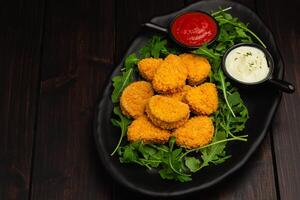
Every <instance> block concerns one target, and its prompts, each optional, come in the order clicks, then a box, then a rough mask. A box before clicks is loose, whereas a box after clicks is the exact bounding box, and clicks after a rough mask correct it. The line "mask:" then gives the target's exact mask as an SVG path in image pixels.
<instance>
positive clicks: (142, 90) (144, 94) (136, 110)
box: [120, 81, 154, 119]
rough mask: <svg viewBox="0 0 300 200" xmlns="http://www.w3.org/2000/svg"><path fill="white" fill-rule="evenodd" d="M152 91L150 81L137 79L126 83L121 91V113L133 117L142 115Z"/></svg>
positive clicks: (152, 93)
mask: <svg viewBox="0 0 300 200" xmlns="http://www.w3.org/2000/svg"><path fill="white" fill-rule="evenodd" d="M153 95H154V91H153V89H152V86H151V84H150V83H148V82H146V81H137V82H133V83H131V84H130V85H128V86H127V87H126V88H125V89H124V91H123V92H122V95H121V98H120V107H121V110H122V113H123V114H124V115H126V116H128V117H132V118H134V119H136V118H138V117H139V116H141V115H143V114H144V112H145V106H146V104H147V102H148V100H149V98H150V97H152V96H153Z"/></svg>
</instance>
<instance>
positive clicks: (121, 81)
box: [111, 54, 139, 103]
mask: <svg viewBox="0 0 300 200" xmlns="http://www.w3.org/2000/svg"><path fill="white" fill-rule="evenodd" d="M138 61H139V59H138V58H137V57H136V55H135V54H131V55H129V56H128V57H127V58H126V60H125V70H124V71H123V72H122V73H121V74H120V75H118V76H115V77H113V79H112V81H113V87H114V90H113V93H112V95H111V100H112V102H113V103H117V102H119V98H120V96H121V93H122V91H123V90H124V89H125V88H126V86H127V85H129V84H130V83H131V82H132V81H133V75H134V71H135V68H134V67H135V65H136V64H137V62H138Z"/></svg>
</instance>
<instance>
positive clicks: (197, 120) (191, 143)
mask: <svg viewBox="0 0 300 200" xmlns="http://www.w3.org/2000/svg"><path fill="white" fill-rule="evenodd" d="M173 135H174V136H175V137H176V144H177V145H178V146H182V147H185V148H188V149H194V148H198V147H202V146H204V145H207V144H209V143H210V142H211V140H212V138H213V135H214V125H213V122H212V120H211V119H210V118H209V117H207V116H198V117H193V118H191V119H190V120H189V121H187V122H186V123H185V124H184V125H183V126H182V127H180V128H178V129H176V130H175V131H174V132H173Z"/></svg>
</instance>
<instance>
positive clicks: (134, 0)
mask: <svg viewBox="0 0 300 200" xmlns="http://www.w3.org/2000/svg"><path fill="white" fill-rule="evenodd" d="M183 6H184V1H183V0H177V1H172V0H151V1H139V0H122V1H118V2H117V27H116V36H117V37H116V60H115V61H116V63H118V62H119V61H120V60H121V59H122V57H123V55H124V53H125V51H126V50H127V48H128V46H129V44H130V42H131V41H132V40H133V38H134V37H135V36H136V35H137V34H138V32H139V31H140V30H141V24H143V23H145V22H148V21H149V20H150V19H151V18H153V17H156V16H158V15H164V14H168V13H171V12H173V11H176V10H178V9H180V8H182V7H183Z"/></svg>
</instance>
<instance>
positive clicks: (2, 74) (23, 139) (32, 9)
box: [0, 0, 44, 200]
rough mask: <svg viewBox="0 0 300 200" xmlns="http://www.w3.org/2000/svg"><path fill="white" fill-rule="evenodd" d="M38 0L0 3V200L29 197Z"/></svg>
mask: <svg viewBox="0 0 300 200" xmlns="http://www.w3.org/2000/svg"><path fill="white" fill-rule="evenodd" d="M43 13H44V1H43V0H28V1H26V2H25V0H12V1H3V2H1V3H0V16H1V17H0V24H1V28H0V136H1V139H0V199H1V200H2V199H3V200H6V199H18V200H21V199H28V197H29V194H30V182H31V177H30V176H31V167H32V166H31V163H32V150H33V144H34V134H35V124H36V118H37V115H36V111H37V105H38V101H37V98H38V95H39V92H38V88H39V84H40V81H39V73H40V68H39V64H40V56H41V37H42V29H43Z"/></svg>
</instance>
